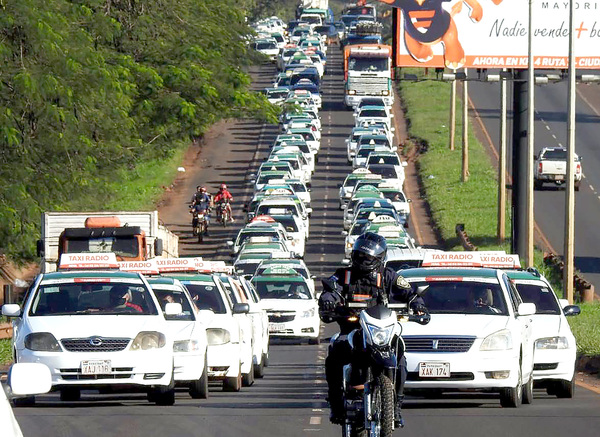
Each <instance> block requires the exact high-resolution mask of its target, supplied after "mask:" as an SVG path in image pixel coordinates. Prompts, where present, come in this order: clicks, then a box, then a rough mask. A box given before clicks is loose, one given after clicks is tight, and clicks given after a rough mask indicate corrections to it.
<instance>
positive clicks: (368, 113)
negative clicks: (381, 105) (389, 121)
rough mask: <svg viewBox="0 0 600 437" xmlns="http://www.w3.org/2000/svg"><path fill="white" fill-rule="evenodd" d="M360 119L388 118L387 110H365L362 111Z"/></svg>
mask: <svg viewBox="0 0 600 437" xmlns="http://www.w3.org/2000/svg"><path fill="white" fill-rule="evenodd" d="M358 116H359V117H361V118H362V117H387V113H386V112H385V109H363V110H362V111H360V113H359V115H358Z"/></svg>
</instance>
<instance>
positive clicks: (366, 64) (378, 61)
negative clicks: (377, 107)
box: [348, 57, 388, 117]
mask: <svg viewBox="0 0 600 437" xmlns="http://www.w3.org/2000/svg"><path fill="white" fill-rule="evenodd" d="M348 70H352V71H371V72H382V71H387V70H388V60H387V58H363V57H361V58H355V57H351V58H350V59H349V60H348ZM382 117H385V116H382Z"/></svg>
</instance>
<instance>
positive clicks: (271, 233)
mask: <svg viewBox="0 0 600 437" xmlns="http://www.w3.org/2000/svg"><path fill="white" fill-rule="evenodd" d="M251 237H272V239H273V241H277V240H278V239H279V235H278V234H277V231H274V230H268V231H267V230H265V231H252V232H241V233H240V236H239V237H238V239H237V241H236V245H237V246H241V245H242V244H244V242H245V241H246V240H248V238H251Z"/></svg>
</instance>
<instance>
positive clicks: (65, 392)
mask: <svg viewBox="0 0 600 437" xmlns="http://www.w3.org/2000/svg"><path fill="white" fill-rule="evenodd" d="M79 399H81V391H80V390H79V389H78V388H73V387H69V388H62V389H60V400H61V401H63V402H76V401H78V400H79Z"/></svg>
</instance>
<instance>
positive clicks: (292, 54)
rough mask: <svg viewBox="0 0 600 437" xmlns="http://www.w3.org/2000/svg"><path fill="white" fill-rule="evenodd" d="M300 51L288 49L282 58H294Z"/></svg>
mask: <svg viewBox="0 0 600 437" xmlns="http://www.w3.org/2000/svg"><path fill="white" fill-rule="evenodd" d="M297 51H298V49H287V50H284V51H283V54H282V56H283V57H285V58H288V57H290V56H294V53H296V52H297Z"/></svg>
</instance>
